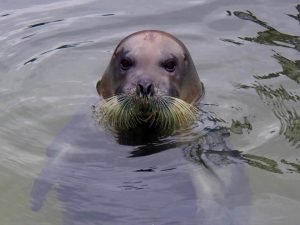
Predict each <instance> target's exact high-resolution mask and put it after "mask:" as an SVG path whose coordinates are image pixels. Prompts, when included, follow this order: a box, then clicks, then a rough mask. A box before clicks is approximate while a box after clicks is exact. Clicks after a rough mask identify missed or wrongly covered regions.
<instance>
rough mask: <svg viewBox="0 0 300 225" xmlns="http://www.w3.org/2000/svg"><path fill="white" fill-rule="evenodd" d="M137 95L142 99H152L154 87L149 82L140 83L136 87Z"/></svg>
mask: <svg viewBox="0 0 300 225" xmlns="http://www.w3.org/2000/svg"><path fill="white" fill-rule="evenodd" d="M136 94H137V95H138V96H140V97H151V96H153V95H154V85H153V84H152V83H150V84H149V83H148V82H147V83H146V82H144V83H142V82H139V83H138V84H137V85H136Z"/></svg>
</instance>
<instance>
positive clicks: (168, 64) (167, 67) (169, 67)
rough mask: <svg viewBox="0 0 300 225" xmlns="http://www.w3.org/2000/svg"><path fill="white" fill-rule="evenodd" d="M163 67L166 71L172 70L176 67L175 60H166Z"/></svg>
mask: <svg viewBox="0 0 300 225" xmlns="http://www.w3.org/2000/svg"><path fill="white" fill-rule="evenodd" d="M163 67H164V68H165V70H166V71H168V72H170V73H171V72H174V71H175V68H176V61H175V60H174V59H170V60H167V61H166V62H164V63H163Z"/></svg>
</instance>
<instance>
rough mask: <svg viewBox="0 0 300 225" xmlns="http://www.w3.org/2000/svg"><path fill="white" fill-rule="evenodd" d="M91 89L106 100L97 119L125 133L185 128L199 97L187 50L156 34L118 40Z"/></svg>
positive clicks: (199, 88)
mask: <svg viewBox="0 0 300 225" xmlns="http://www.w3.org/2000/svg"><path fill="white" fill-rule="evenodd" d="M96 88H97V92H98V94H99V95H100V96H102V97H103V98H104V99H105V102H104V103H103V105H102V106H101V107H100V110H99V111H101V112H100V114H99V115H100V120H101V121H102V122H103V121H104V122H105V123H106V124H109V125H112V126H113V127H115V128H117V129H127V130H129V129H130V128H134V127H137V126H138V125H141V124H147V125H148V126H149V127H159V128H162V129H165V130H169V129H174V128H179V127H186V126H188V125H190V124H191V123H193V122H194V121H195V120H196V116H195V114H196V112H197V108H196V107H194V105H195V103H196V102H197V101H198V100H199V99H200V98H201V96H202V95H203V93H204V88H203V84H202V82H201V81H200V79H199V76H198V73H197V71H196V68H195V65H194V63H193V60H192V58H191V55H190V53H189V51H188V50H187V48H186V46H185V45H184V44H183V43H182V42H181V41H180V40H178V39H177V38H176V37H174V36H173V35H171V34H169V33H167V32H164V31H159V30H143V31H139V32H136V33H133V34H131V35H129V36H127V37H125V38H124V39H123V40H121V42H120V43H119V44H118V46H117V47H116V49H115V51H114V53H113V55H112V58H111V60H110V63H109V65H108V67H107V69H106V70H105V72H104V74H103V76H102V78H101V80H99V81H98V83H97V85H96Z"/></svg>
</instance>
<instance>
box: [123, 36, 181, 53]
mask: <svg viewBox="0 0 300 225" xmlns="http://www.w3.org/2000/svg"><path fill="white" fill-rule="evenodd" d="M121 48H122V49H123V50H125V51H130V52H133V53H134V52H145V53H147V54H149V53H151V52H162V50H163V51H164V52H165V53H175V54H178V55H184V49H183V48H182V46H181V45H180V44H179V43H178V42H177V41H176V39H175V38H172V37H170V36H168V35H166V34H164V33H159V32H153V31H147V32H142V33H137V34H135V35H132V36H130V37H128V38H127V39H126V40H124V42H123V43H122V44H121V45H120V46H119V48H118V49H117V51H118V50H120V49H121Z"/></svg>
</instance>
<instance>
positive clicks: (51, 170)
mask: <svg viewBox="0 0 300 225" xmlns="http://www.w3.org/2000/svg"><path fill="white" fill-rule="evenodd" d="M47 155H48V156H50V157H51V158H50V159H49V161H48V162H47V165H46V166H45V167H44V168H43V170H42V171H41V172H40V174H39V175H38V178H37V179H36V180H35V181H34V182H33V186H32V189H31V201H32V202H31V209H32V210H33V211H39V210H40V209H41V208H42V207H43V204H44V201H45V199H46V196H47V193H48V192H49V191H50V190H51V188H52V186H53V185H54V184H55V182H57V181H58V177H57V174H58V173H57V167H56V166H55V165H56V162H55V161H56V159H57V158H58V157H57V151H55V150H54V149H51V148H50V149H48V150H47Z"/></svg>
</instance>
